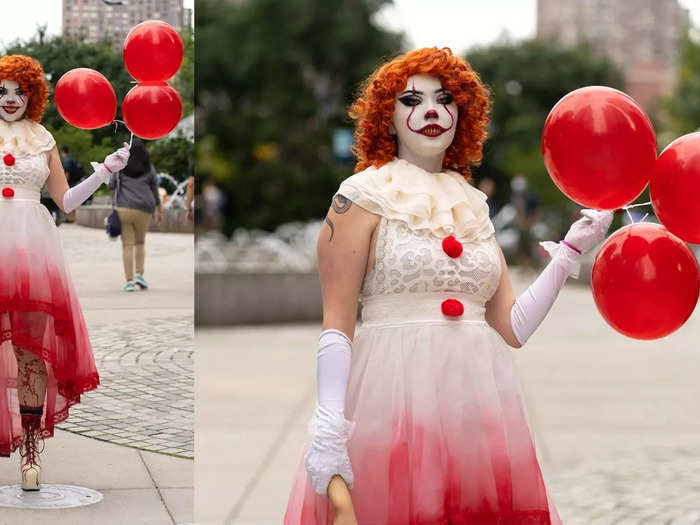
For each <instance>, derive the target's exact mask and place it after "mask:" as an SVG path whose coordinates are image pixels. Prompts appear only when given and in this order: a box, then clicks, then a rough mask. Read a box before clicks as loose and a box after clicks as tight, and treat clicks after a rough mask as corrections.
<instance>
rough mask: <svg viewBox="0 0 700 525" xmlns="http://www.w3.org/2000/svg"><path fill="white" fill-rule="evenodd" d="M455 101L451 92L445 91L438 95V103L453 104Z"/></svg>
mask: <svg viewBox="0 0 700 525" xmlns="http://www.w3.org/2000/svg"><path fill="white" fill-rule="evenodd" d="M453 100H454V97H453V96H452V93H450V92H449V91H443V92H442V93H440V95H438V98H437V101H438V103H440V104H445V105H447V104H452V101H453Z"/></svg>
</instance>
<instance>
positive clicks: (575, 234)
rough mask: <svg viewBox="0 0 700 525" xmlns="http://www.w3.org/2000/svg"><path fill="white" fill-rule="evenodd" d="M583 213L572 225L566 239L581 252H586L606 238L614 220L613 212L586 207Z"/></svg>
mask: <svg viewBox="0 0 700 525" xmlns="http://www.w3.org/2000/svg"><path fill="white" fill-rule="evenodd" d="M581 215H583V217H581V218H580V219H579V220H577V221H576V222H575V223H573V224H572V225H571V228H569V231H568V232H567V234H566V235H565V236H564V240H565V241H566V242H567V243H569V244H571V245H572V246H575V247H576V248H578V250H579V251H580V252H581V253H586V252H587V251H588V250H590V249H591V248H593V247H594V246H596V245H597V244H598V243H599V242H600V241H602V240H603V238H605V234H606V233H607V231H608V229H609V228H610V224H611V223H612V220H613V212H612V211H608V210H604V211H599V210H589V209H585V210H581Z"/></svg>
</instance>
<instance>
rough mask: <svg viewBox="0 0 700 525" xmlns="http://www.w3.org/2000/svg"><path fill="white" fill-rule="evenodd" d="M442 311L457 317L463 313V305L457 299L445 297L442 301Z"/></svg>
mask: <svg viewBox="0 0 700 525" xmlns="http://www.w3.org/2000/svg"><path fill="white" fill-rule="evenodd" d="M442 313H443V314H445V315H449V316H450V317H459V316H460V315H462V314H463V313H464V305H463V304H462V303H461V302H460V301H458V300H457V299H445V300H444V301H443V302H442Z"/></svg>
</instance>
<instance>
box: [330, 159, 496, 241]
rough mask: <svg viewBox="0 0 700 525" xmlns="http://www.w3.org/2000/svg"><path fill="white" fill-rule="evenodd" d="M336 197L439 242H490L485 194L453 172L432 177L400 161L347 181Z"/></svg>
mask: <svg viewBox="0 0 700 525" xmlns="http://www.w3.org/2000/svg"><path fill="white" fill-rule="evenodd" d="M337 193H339V194H341V195H343V196H345V197H347V198H348V199H350V200H351V201H352V202H354V203H356V204H357V205H358V206H361V207H362V208H365V209H366V210H368V211H370V212H372V213H376V214H378V215H382V216H384V217H387V218H388V219H398V220H401V221H404V222H405V223H406V224H407V225H408V227H409V228H410V229H412V230H429V231H431V232H432V233H433V234H434V235H436V236H438V237H439V238H443V237H446V236H448V235H454V236H455V237H457V238H460V239H462V240H464V241H479V240H485V239H488V238H489V237H490V236H491V235H493V233H494V228H493V224H491V221H490V220H489V207H488V204H486V195H485V194H484V193H483V192H481V191H479V190H478V189H476V188H474V187H473V186H472V185H470V184H469V183H468V182H467V181H466V180H465V179H464V177H463V176H462V175H460V174H459V173H457V172H454V171H447V172H441V173H430V172H427V171H425V170H423V169H421V168H419V167H418V166H415V165H413V164H411V163H409V162H407V161H405V160H403V159H395V160H393V161H391V162H388V163H387V164H385V165H384V166H382V167H381V168H378V169H377V168H374V167H370V168H367V169H366V170H364V171H361V172H360V173H356V174H355V175H353V176H351V177H349V178H347V179H345V180H344V181H343V182H342V184H341V185H340V188H339V189H338V192H337Z"/></svg>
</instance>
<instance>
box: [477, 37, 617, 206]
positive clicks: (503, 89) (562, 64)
mask: <svg viewBox="0 0 700 525" xmlns="http://www.w3.org/2000/svg"><path fill="white" fill-rule="evenodd" d="M466 59H467V60H468V61H469V63H470V64H471V66H472V67H473V68H474V70H476V71H477V72H478V73H479V75H480V77H481V80H482V81H483V82H484V83H485V84H486V85H488V87H489V88H490V90H491V96H492V101H493V106H492V112H491V124H490V129H489V138H488V140H487V141H486V143H485V146H484V159H483V163H482V165H481V166H480V167H478V168H475V169H474V170H473V173H474V175H475V177H477V178H479V177H490V178H492V179H493V180H494V181H495V182H496V188H498V190H497V195H496V200H497V201H500V202H503V201H505V200H507V199H508V198H509V194H510V189H509V188H510V185H509V181H510V179H511V177H512V176H513V175H515V174H523V175H525V176H526V177H527V179H528V181H529V182H530V186H531V187H532V188H534V189H535V191H536V192H537V193H538V195H539V196H540V197H541V199H542V201H543V203H544V204H546V205H550V206H555V207H560V208H563V207H564V206H566V204H567V203H569V202H570V201H569V200H568V199H567V198H566V197H565V196H564V195H563V194H562V193H561V191H560V190H559V189H558V188H557V187H556V186H555V185H554V183H553V182H552V181H551V179H550V178H549V175H548V174H547V170H546V168H545V166H544V161H543V159H542V149H541V140H542V129H543V127H544V122H545V120H546V118H547V115H548V113H549V111H550V110H551V108H552V107H553V106H554V104H556V102H557V101H558V100H559V99H560V98H561V97H563V96H564V95H566V94H567V93H568V92H570V91H573V90H575V89H578V88H580V87H584V86H588V85H603V86H610V87H614V88H617V89H622V88H623V83H622V74H621V72H620V71H619V70H618V69H617V68H616V67H615V66H614V65H613V64H612V63H611V62H610V61H608V60H606V59H601V58H599V57H597V56H595V55H594V54H593V53H592V52H591V51H590V50H589V49H587V48H586V47H580V48H575V49H563V48H560V47H558V46H557V45H555V44H553V43H549V42H542V41H537V40H531V41H525V42H518V43H510V42H501V43H497V44H495V45H491V46H488V47H479V48H474V49H472V50H470V51H468V52H467V54H466Z"/></svg>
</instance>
